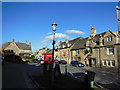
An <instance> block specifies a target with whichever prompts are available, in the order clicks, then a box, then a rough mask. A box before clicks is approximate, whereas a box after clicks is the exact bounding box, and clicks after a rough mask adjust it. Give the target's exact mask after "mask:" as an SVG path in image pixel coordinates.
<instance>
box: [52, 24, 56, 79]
mask: <svg viewBox="0 0 120 90" xmlns="http://www.w3.org/2000/svg"><path fill="white" fill-rule="evenodd" d="M56 26H57V24H56V23H55V22H54V23H53V24H52V30H53V42H52V45H53V50H52V66H51V69H52V81H53V80H54V51H55V31H56Z"/></svg>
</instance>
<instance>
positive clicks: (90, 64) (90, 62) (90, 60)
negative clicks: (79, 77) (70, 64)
mask: <svg viewBox="0 0 120 90" xmlns="http://www.w3.org/2000/svg"><path fill="white" fill-rule="evenodd" d="M88 61H89V66H90V67H92V59H88Z"/></svg>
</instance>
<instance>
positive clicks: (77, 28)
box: [2, 2, 118, 51]
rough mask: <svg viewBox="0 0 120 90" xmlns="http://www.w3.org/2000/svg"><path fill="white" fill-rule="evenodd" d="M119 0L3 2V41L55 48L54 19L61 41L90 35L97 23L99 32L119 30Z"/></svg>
mask: <svg viewBox="0 0 120 90" xmlns="http://www.w3.org/2000/svg"><path fill="white" fill-rule="evenodd" d="M117 5H118V3H117V2H3V3H2V43H5V42H10V41H12V39H13V38H14V39H15V42H18V41H19V42H23V43H25V42H26V40H28V42H31V43H32V44H31V45H32V51H36V50H38V49H41V48H43V47H49V48H52V39H53V31H52V23H53V22H56V23H57V24H58V26H57V29H56V34H55V37H56V45H58V44H59V41H65V40H72V39H75V38H77V37H83V38H85V37H88V36H89V35H91V27H92V26H94V27H95V28H96V30H97V34H99V33H102V32H105V31H108V30H111V31H113V32H115V31H117V30H118V23H117V14H116V6H117Z"/></svg>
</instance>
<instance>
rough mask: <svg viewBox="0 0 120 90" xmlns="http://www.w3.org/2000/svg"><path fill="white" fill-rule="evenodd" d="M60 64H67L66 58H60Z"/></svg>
mask: <svg viewBox="0 0 120 90" xmlns="http://www.w3.org/2000/svg"><path fill="white" fill-rule="evenodd" d="M59 64H67V62H66V61H65V60H60V61H59Z"/></svg>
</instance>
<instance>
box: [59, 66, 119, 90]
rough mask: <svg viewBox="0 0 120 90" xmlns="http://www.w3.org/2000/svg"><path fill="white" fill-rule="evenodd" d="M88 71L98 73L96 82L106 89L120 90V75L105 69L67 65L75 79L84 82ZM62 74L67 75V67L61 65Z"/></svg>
mask: <svg viewBox="0 0 120 90" xmlns="http://www.w3.org/2000/svg"><path fill="white" fill-rule="evenodd" d="M86 70H90V71H93V72H95V73H96V75H95V82H96V83H97V84H98V85H99V86H101V87H102V88H105V89H108V90H109V89H110V90H115V88H117V90H120V73H115V72H108V71H106V70H103V69H97V68H81V67H74V66H69V65H67V71H68V72H70V73H71V74H72V75H73V76H74V77H75V78H78V79H80V80H82V81H83V80H84V79H83V78H84V74H83V73H85V71H86ZM61 72H62V73H65V65H61Z"/></svg>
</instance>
